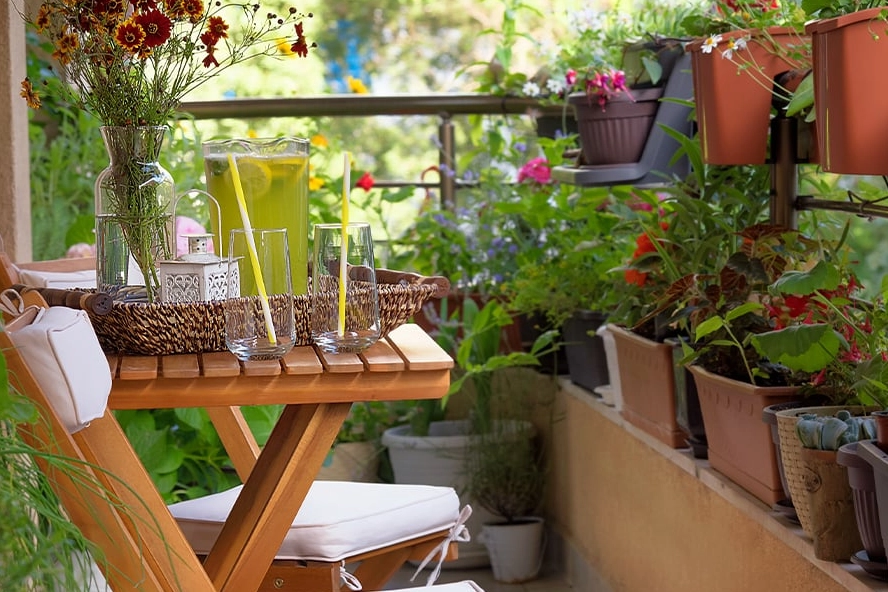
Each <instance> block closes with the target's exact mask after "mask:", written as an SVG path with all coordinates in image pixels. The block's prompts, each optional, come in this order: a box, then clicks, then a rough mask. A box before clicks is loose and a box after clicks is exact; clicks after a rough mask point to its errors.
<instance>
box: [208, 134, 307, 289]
mask: <svg viewBox="0 0 888 592" xmlns="http://www.w3.org/2000/svg"><path fill="white" fill-rule="evenodd" d="M308 148H309V142H308V140H304V139H297V138H279V139H274V140H224V141H212V142H205V143H204V145H203V152H204V168H205V170H206V174H207V191H208V192H209V193H210V195H212V196H213V197H214V198H216V201H218V202H219V208H220V210H221V213H222V236H221V237H219V239H220V241H221V243H222V249H221V250H220V251H219V254H220V255H222V256H225V255H226V254H227V253H228V235H229V233H230V231H231V229H232V228H243V226H244V224H243V221H242V219H241V214H240V210H239V208H238V205H237V196H236V194H235V191H234V182H233V180H232V176H231V170H230V166H229V161H228V155H229V154H232V155H234V158H235V161H236V163H237V169H238V173H240V180H241V186H242V187H243V190H244V201H245V202H246V205H247V215H248V216H249V219H250V224H251V225H252V226H253V228H286V229H287V234H288V236H289V243H290V244H289V247H290V268H291V274H292V278H293V293H294V294H306V293H307V290H308V285H307V283H308V230H309V225H308V154H309V153H308ZM212 224H213V227H216V221H215V220H212Z"/></svg>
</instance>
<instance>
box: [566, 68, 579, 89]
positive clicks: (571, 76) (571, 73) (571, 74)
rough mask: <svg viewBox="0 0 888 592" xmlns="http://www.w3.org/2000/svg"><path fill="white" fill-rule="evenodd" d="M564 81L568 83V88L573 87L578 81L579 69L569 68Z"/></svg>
mask: <svg viewBox="0 0 888 592" xmlns="http://www.w3.org/2000/svg"><path fill="white" fill-rule="evenodd" d="M564 81H565V82H566V83H567V86H568V88H570V87H572V86H573V85H574V84H576V83H577V71H576V70H568V71H567V74H565V75H564Z"/></svg>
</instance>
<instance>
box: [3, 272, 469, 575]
mask: <svg viewBox="0 0 888 592" xmlns="http://www.w3.org/2000/svg"><path fill="white" fill-rule="evenodd" d="M0 267H2V266H0ZM0 347H2V349H3V354H4V356H5V357H6V359H7V365H8V368H9V370H10V380H11V383H12V384H13V385H14V386H15V387H16V388H17V389H18V390H19V391H20V392H22V393H23V394H25V395H26V396H28V397H29V398H30V399H31V400H32V401H34V402H35V403H36V404H37V406H38V408H39V409H40V412H41V421H40V422H39V423H38V424H36V425H34V426H29V427H26V433H25V437H26V438H28V440H29V442H30V443H31V444H32V445H34V446H35V447H37V448H39V449H41V450H46V451H50V452H53V453H57V454H61V455H64V456H66V457H70V458H72V459H76V460H77V461H80V462H82V463H83V466H84V469H85V470H86V471H87V472H88V473H89V475H90V477H91V479H92V484H85V483H83V482H82V480H75V479H73V478H72V477H71V476H70V475H66V474H64V473H61V472H59V471H58V470H54V469H53V468H52V467H48V466H44V467H43V468H44V470H45V471H46V472H47V475H48V476H49V478H50V480H51V482H52V484H53V488H54V490H55V491H56V493H57V494H58V495H59V497H60V499H61V501H62V503H63V505H64V507H65V509H66V510H67V512H68V513H69V515H70V517H71V519H72V521H73V522H74V523H75V524H76V525H77V526H78V527H79V528H81V530H82V531H83V532H84V534H85V535H86V536H87V537H88V538H89V539H90V540H92V541H93V542H94V543H95V544H96V545H97V546H98V548H99V549H100V550H101V551H102V552H103V553H104V559H100V561H99V563H100V567H102V569H103V573H104V575H105V577H106V579H107V580H108V582H109V584H110V585H111V587H112V588H113V589H114V590H115V591H117V592H119V591H123V590H150V591H154V590H165V591H169V592H173V591H176V592H178V591H180V590H189V591H191V590H215V587H214V585H213V583H212V582H211V581H210V579H209V578H208V576H207V574H206V572H205V571H204V569H203V568H202V566H201V563H200V560H199V558H198V557H197V555H196V554H195V552H194V550H193V549H192V545H191V542H190V541H189V539H188V538H187V537H186V536H185V535H184V534H183V531H182V529H181V528H180V526H179V524H177V522H176V520H175V519H174V518H173V516H172V515H171V513H170V511H169V510H168V508H167V507H166V505H165V504H164V502H163V500H162V499H161V497H160V495H159V493H158V492H157V489H156V488H155V487H154V484H153V482H152V481H151V479H150V477H149V476H148V474H147V472H146V471H145V469H144V467H143V466H142V464H141V462H140V461H139V459H138V458H137V456H136V455H135V453H134V451H133V449H132V447H131V445H130V443H129V441H128V440H127V438H126V436H125V435H124V434H123V432H122V430H121V429H120V426H119V425H118V423H117V421H116V420H115V418H114V416H113V415H112V414H110V413H105V415H104V416H103V417H102V418H100V419H98V420H94V421H93V422H92V423H91V424H90V425H89V426H88V427H87V428H85V429H83V430H80V431H78V432H76V433H74V434H69V433H68V432H67V430H66V429H65V428H64V426H63V425H62V423H61V422H60V420H59V418H58V416H57V415H56V413H55V412H54V410H53V409H52V407H51V405H50V403H49V400H48V399H47V397H46V395H45V393H43V392H42V390H41V389H40V387H39V385H38V383H37V381H36V380H35V379H34V376H33V375H32V374H31V372H30V370H29V368H28V367H27V364H26V363H25V362H24V360H23V359H22V357H21V356H20V355H19V353H18V352H17V351H16V350H15V349H14V348H13V347H12V342H11V340H10V339H9V337H8V335H6V334H5V333H0ZM210 414H211V417H212V419H213V421H214V423H215V425H216V426H217V429H218V430H219V432H220V436H221V437H222V440H223V442H224V443H225V445H226V448H227V449H228V450H229V453H230V455H231V456H232V459H233V460H234V463H235V465H236V467H237V470H238V472H239V474H240V475H241V477H242V478H246V476H247V475H249V473H250V471H251V470H252V467H253V463H255V461H256V458H257V455H258V452H259V448H258V446H257V445H256V442H255V440H254V439H253V438H252V434H250V432H249V430H248V429H247V427H246V422H244V421H243V417H242V416H241V415H240V410H239V408H237V407H219V408H211V409H210ZM360 485H361V484H348V483H343V484H340V485H339V487H342V488H346V489H345V490H346V491H348V488H351V487H354V486H360ZM383 487H388V488H390V489H389V490H387V492H386V495H384V496H382V497H383V498H385V499H387V500H388V501H389V502H391V501H392V500H398V499H401V500H403V501H404V503H405V504H406V505H407V506H409V505H410V504H411V503H415V501H416V499H417V498H416V497H415V494H416V493H417V492H416V491H408V490H409V489H410V487H411V486H399V485H383ZM432 489H434V490H438V491H435V492H433V493H435V494H436V495H433V496H432V497H436V498H437V499H439V500H443V502H442V503H445V504H450V510H444V512H445V513H446V512H447V511H450V512H451V513H452V514H454V515H453V518H452V520H444V521H443V522H439V523H438V528H437V529H436V530H435V529H432V528H431V527H430V526H429V524H431V523H433V522H428V521H426V523H425V524H422V523H421V522H422V521H419V522H420V524H418V525H416V524H414V526H415V527H416V528H418V529H419V530H412V531H411V530H410V529H411V523H410V522H409V521H408V523H407V524H404V525H403V526H402V530H401V531H400V532H391V531H390V530H386V531H385V535H383V536H381V537H380V536H379V534H380V533H379V532H373V531H372V530H371V531H370V533H371V534H373V535H374V536H373V537H370V538H371V539H372V541H371V542H366V541H362V540H361V539H360V537H356V538H355V540H352V541H349V542H350V545H346V546H344V547H341V548H339V549H338V553H337V554H336V555H335V556H332V557H327V556H324V555H323V554H321V555H318V556H314V555H312V554H310V553H309V554H308V556H307V557H302V558H301V557H299V556H298V555H297V556H295V557H293V556H291V557H288V558H287V559H283V560H280V561H275V562H274V564H273V565H272V566H271V568H270V569H269V571H268V572H267V573H266V575H265V579H264V581H263V583H262V585H261V587H260V588H259V589H261V590H266V589H267V590H282V589H283V590H306V591H311V592H320V591H324V590H330V591H331V592H335V591H337V590H340V588H343V589H344V588H347V587H348V586H347V585H343V584H341V581H342V580H341V578H342V575H343V574H342V565H343V563H349V564H352V563H356V564H358V568H357V570H356V572H355V577H357V578H358V579H359V580H360V581H361V583H362V585H363V588H364V589H365V590H378V589H381V588H382V586H383V585H384V584H385V582H386V581H387V580H388V579H390V577H391V576H392V575H393V574H394V573H395V572H396V571H397V570H398V569H399V568H400V567H401V566H402V565H403V564H404V563H405V562H406V561H407V560H417V561H419V560H423V559H424V558H426V557H427V556H428V555H429V554H430V553H432V552H433V551H436V550H437V551H439V552H440V555H438V557H440V558H453V557H455V556H456V545H454V544H451V543H452V542H454V537H455V535H456V534H457V532H459V531H460V530H461V527H460V523H459V517H458V514H459V511H458V510H459V508H458V500H457V498H456V495H455V492H453V490H452V489H451V488H432ZM448 490H449V491H448ZM407 494H409V495H407ZM451 494H452V495H451ZM321 495H322V496H323V495H324V494H323V493H322V494H321ZM346 495H347V497H348V499H351V500H353V502H352V504H351V505H352V506H355V507H360V506H361V504H362V503H363V500H362V495H361V493H353V494H346ZM411 496H412V497H411ZM421 497H422V496H420V498H421ZM448 498H449V499H448ZM231 499H232V498H231V496H230V494H229V497H228V498H226V497H225V494H224V493H223V494H216V497H213V496H209V498H208V499H207V500H203V501H199V502H196V503H195V504H193V506H194V507H198V506H200V505H201V504H202V503H214V502H215V503H216V504H217V506H216V507H217V510H218V508H219V507H220V506H219V505H218V503H220V500H221V503H222V506H221V514H220V515H221V516H222V520H224V517H225V516H227V513H228V511H229V510H230V500H231ZM454 500H456V501H454ZM454 503H455V504H456V505H455V506H454V505H453V504H454ZM226 504H228V505H226ZM429 507H430V508H431V507H432V506H429ZM437 507H439V508H440V504H438V506H437ZM180 509H181V508H180ZM328 510H329V508H328ZM365 510H366V513H367V514H369V515H372V514H373V513H374V511H380V512H388V513H389V514H388V516H389V517H396V516H397V515H398V513H399V512H400V511H401V508H400V507H399V506H398V504H391V503H389V504H388V505H387V506H386V507H384V508H383V509H381V510H380V509H379V508H378V507H374V506H368V507H365ZM436 512H437V513H435V512H430V513H429V516H432V515H435V516H438V518H437V519H438V520H441V518H440V515H441V514H440V512H441V511H440V510H438V511H436ZM331 516H332V517H331ZM352 517H353V516H352ZM299 518H300V517H299V516H297V521H298V520H299ZM302 518H303V519H310V517H308V518H307V517H306V516H302ZM426 518H428V516H426ZM186 519H187V516H184V515H180V520H186ZM324 519H325V520H326V521H327V522H329V523H330V526H331V528H332V527H334V526H335V525H336V519H335V513H333V514H331V513H330V512H329V511H328V512H327V513H326V515H325V518H324ZM392 519H393V518H392ZM217 523H220V522H219V521H218V520H217ZM379 528H380V527H379V526H378V525H377V529H379ZM386 535H390V537H388V538H387V536H386ZM346 536H347V537H350V536H353V533H352V534H347V535H346ZM309 548H311V547H310V546H309ZM347 581H348V580H347Z"/></svg>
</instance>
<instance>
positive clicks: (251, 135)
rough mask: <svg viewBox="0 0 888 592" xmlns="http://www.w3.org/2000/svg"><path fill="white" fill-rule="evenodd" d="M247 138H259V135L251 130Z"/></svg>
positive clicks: (248, 131)
mask: <svg viewBox="0 0 888 592" xmlns="http://www.w3.org/2000/svg"><path fill="white" fill-rule="evenodd" d="M247 137H248V138H258V137H259V134H257V133H256V130H254V129H252V128H251V129H248V130H247Z"/></svg>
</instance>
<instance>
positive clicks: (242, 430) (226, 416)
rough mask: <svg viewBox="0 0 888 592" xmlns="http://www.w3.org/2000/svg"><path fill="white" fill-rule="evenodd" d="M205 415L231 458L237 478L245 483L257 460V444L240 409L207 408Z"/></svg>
mask: <svg viewBox="0 0 888 592" xmlns="http://www.w3.org/2000/svg"><path fill="white" fill-rule="evenodd" d="M206 409H207V415H209V416H210V421H212V422H213V425H214V426H215V428H216V433H217V434H219V439H220V440H222V446H224V447H225V451H226V452H227V453H228V456H229V457H230V458H231V462H232V463H233V464H234V468H235V470H236V471H237V476H238V477H240V478H241V481H243V482H246V481H247V478H248V477H249V476H250V472H251V471H252V470H253V466H254V465H255V464H256V459H257V458H259V444H257V443H256V438H255V437H254V436H253V432H251V431H250V426H249V425H247V421H246V419H244V414H243V413H242V412H241V409H240V407H207V408H206Z"/></svg>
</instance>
